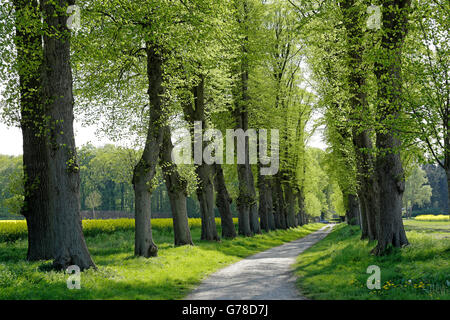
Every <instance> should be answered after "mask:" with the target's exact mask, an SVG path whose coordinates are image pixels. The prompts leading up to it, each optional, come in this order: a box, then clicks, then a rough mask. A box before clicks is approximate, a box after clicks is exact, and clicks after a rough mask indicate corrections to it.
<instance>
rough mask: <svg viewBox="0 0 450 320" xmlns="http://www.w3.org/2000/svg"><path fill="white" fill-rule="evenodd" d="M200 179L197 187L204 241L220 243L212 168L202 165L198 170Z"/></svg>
mask: <svg viewBox="0 0 450 320" xmlns="http://www.w3.org/2000/svg"><path fill="white" fill-rule="evenodd" d="M196 172H197V175H198V177H199V180H200V181H199V185H198V187H197V198H198V201H199V202H200V213H201V218H202V234H201V239H202V240H213V241H219V240H220V237H219V235H218V233H217V228H216V221H215V216H214V188H213V181H212V172H211V166H210V165H207V164H202V165H200V166H198V167H197V168H196Z"/></svg>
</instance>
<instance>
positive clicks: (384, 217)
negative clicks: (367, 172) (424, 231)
mask: <svg viewBox="0 0 450 320" xmlns="http://www.w3.org/2000/svg"><path fill="white" fill-rule="evenodd" d="M396 140H397V139H396V138H394V137H393V136H392V135H391V134H381V133H378V134H377V147H378V148H380V150H386V148H389V149H390V150H392V149H393V148H398V146H399V142H398V141H396ZM377 176H378V183H379V186H380V211H379V221H378V222H379V224H378V226H377V227H378V229H377V231H378V236H377V240H378V244H377V246H376V248H375V249H374V250H373V253H375V254H377V255H382V254H384V253H385V251H386V249H387V248H388V246H390V245H392V246H394V247H403V246H405V245H407V244H408V240H407V238H406V232H405V228H404V226H403V220H402V195H403V191H404V188H405V182H404V173H403V168H402V163H401V160H400V154H398V153H394V152H392V151H390V152H389V153H388V154H387V155H383V156H379V157H377Z"/></svg>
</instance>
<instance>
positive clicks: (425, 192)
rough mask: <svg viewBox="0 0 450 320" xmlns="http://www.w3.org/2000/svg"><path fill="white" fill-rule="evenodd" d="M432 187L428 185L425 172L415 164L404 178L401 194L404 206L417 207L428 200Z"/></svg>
mask: <svg viewBox="0 0 450 320" xmlns="http://www.w3.org/2000/svg"><path fill="white" fill-rule="evenodd" d="M431 195H432V189H431V187H430V186H429V185H428V179H427V177H426V172H425V171H424V170H423V169H421V168H420V167H419V166H416V167H415V168H414V169H413V170H412V172H411V174H410V175H409V177H407V179H406V185H405V193H404V194H403V204H404V206H405V207H406V208H410V207H412V206H413V205H417V206H419V207H421V206H423V205H424V204H426V203H429V202H430V199H431Z"/></svg>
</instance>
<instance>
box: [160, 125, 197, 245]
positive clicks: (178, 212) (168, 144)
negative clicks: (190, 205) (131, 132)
mask: <svg viewBox="0 0 450 320" xmlns="http://www.w3.org/2000/svg"><path fill="white" fill-rule="evenodd" d="M172 150H173V144H172V140H171V133H170V128H169V127H168V126H166V127H165V128H164V139H163V144H162V147H161V168H162V171H163V174H164V180H165V182H166V187H167V194H168V196H169V200H170V206H171V208H172V218H173V233H174V236H175V245H176V246H182V245H194V243H193V242H192V237H191V230H190V229H189V222H188V215H187V208H186V197H187V190H186V188H187V181H186V180H184V179H183V178H182V177H181V176H180V174H179V173H178V170H177V166H176V164H175V163H173V162H172Z"/></svg>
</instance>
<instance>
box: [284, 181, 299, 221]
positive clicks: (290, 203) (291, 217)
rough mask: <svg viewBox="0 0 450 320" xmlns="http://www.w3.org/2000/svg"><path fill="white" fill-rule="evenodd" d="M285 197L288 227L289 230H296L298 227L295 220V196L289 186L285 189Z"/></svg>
mask: <svg viewBox="0 0 450 320" xmlns="http://www.w3.org/2000/svg"><path fill="white" fill-rule="evenodd" d="M285 196H286V205H287V208H286V227H287V228H295V227H296V226H297V223H296V221H295V220H296V219H295V215H296V214H295V195H294V191H293V190H292V187H291V186H290V185H289V184H286V187H285Z"/></svg>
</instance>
